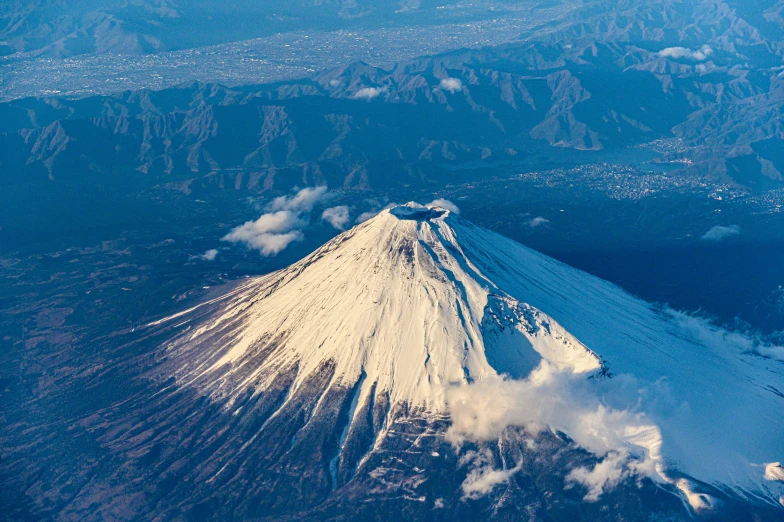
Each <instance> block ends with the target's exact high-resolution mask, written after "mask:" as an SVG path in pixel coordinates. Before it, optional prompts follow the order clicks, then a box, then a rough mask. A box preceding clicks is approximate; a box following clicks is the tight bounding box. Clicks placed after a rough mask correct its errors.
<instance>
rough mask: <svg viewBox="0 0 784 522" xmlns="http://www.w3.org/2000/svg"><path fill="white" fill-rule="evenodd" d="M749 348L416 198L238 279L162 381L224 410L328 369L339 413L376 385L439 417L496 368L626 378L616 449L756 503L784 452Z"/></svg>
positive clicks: (773, 398) (773, 491)
mask: <svg viewBox="0 0 784 522" xmlns="http://www.w3.org/2000/svg"><path fill="white" fill-rule="evenodd" d="M211 305H215V303H211ZM189 312H190V311H186V312H183V313H182V314H178V315H177V316H175V317H172V318H168V319H167V320H172V319H174V318H176V317H184V316H187V315H188V313H189ZM753 348H754V347H753V346H751V345H746V344H743V343H741V342H740V341H739V340H738V339H736V338H734V337H732V336H727V335H725V334H723V333H722V332H719V331H717V330H715V329H710V328H708V327H706V325H705V324H703V323H702V322H700V321H697V320H695V319H692V318H689V317H685V316H679V315H677V314H672V313H668V312H666V311H661V310H658V309H656V308H655V307H652V306H651V305H649V304H647V303H645V302H643V301H641V300H639V299H636V298H634V297H632V296H630V295H628V294H627V293H625V292H623V291H622V290H620V289H619V288H617V287H615V286H613V285H611V284H609V283H607V282H604V281H601V280H599V279H597V278H595V277H592V276H590V275H588V274H585V273H583V272H580V271H578V270H575V269H573V268H571V267H568V266H566V265H564V264H562V263H559V262H557V261H555V260H553V259H550V258H548V257H546V256H543V255H541V254H539V253H537V252H534V251H532V250H530V249H528V248H525V247H523V246H522V245H519V244H517V243H515V242H513V241H511V240H508V239H506V238H503V237H501V236H499V235H497V234H495V233H492V232H490V231H487V230H484V229H481V228H478V227H476V226H474V225H472V224H470V223H468V222H466V221H465V220H463V219H461V218H460V217H459V216H457V215H455V214H454V213H452V212H450V211H448V210H446V209H443V208H440V207H432V206H431V207H422V206H419V205H416V204H408V205H405V206H399V207H396V208H393V209H391V210H387V211H384V212H382V213H381V214H379V215H378V216H377V217H375V218H374V219H371V220H370V221H367V222H365V223H363V224H361V225H358V226H356V227H354V228H353V229H351V230H349V231H347V232H345V233H343V234H341V235H340V236H338V237H337V238H335V239H334V240H332V241H330V242H329V243H327V244H326V245H324V246H323V247H322V248H320V249H319V250H317V251H316V252H314V253H313V254H311V255H310V256H308V257H307V258H305V259H303V260H302V261H300V262H298V263H296V264H294V265H292V266H290V267H289V268H287V269H284V270H282V271H279V272H276V273H273V274H270V275H267V276H263V277H259V278H253V279H249V280H248V281H247V282H245V283H244V284H243V285H242V286H241V287H239V288H238V289H236V290H235V291H234V292H232V293H231V294H229V295H227V296H225V297H224V298H223V299H222V300H219V301H218V303H217V311H216V312H214V313H212V314H211V315H210V317H209V319H208V320H207V321H204V322H202V323H200V324H199V325H198V326H197V327H194V328H193V329H190V330H189V331H188V332H187V333H185V334H183V335H182V336H181V337H180V338H179V339H177V340H176V341H175V342H173V343H172V344H171V345H170V346H169V350H170V352H171V353H172V354H173V355H175V357H174V359H175V360H177V361H179V366H178V369H177V372H176V373H177V374H176V377H177V381H178V382H180V383H187V384H189V385H190V386H193V387H196V388H197V389H199V390H200V391H201V392H202V393H205V394H208V395H210V396H211V397H213V398H214V399H221V400H225V401H226V403H227V405H228V407H229V408H231V407H232V404H234V402H235V401H237V399H238V398H240V397H245V396H247V394H248V393H251V394H253V393H263V390H265V389H266V388H267V387H269V386H271V385H272V383H274V382H275V380H276V379H278V378H279V376H280V375H282V374H292V373H294V374H296V378H295V381H294V386H293V388H292V389H293V390H294V391H290V392H289V395H290V396H291V395H293V394H294V393H295V390H296V389H297V386H298V385H299V384H301V383H304V382H306V380H307V379H309V378H311V377H312V376H313V375H314V374H317V373H318V372H320V371H321V369H322V368H324V367H325V365H334V368H335V371H334V373H333V374H332V375H333V377H332V382H331V383H330V384H329V386H328V389H330V388H336V389H337V388H340V389H350V390H353V391H352V393H353V394H354V396H353V399H352V401H351V404H352V406H351V411H350V412H349V418H350V419H353V416H354V415H355V414H356V411H357V409H358V408H357V406H358V405H362V404H366V403H367V402H368V401H369V400H374V399H375V397H376V396H382V395H383V396H386V397H387V398H388V401H389V403H390V404H392V405H393V406H394V408H393V409H392V411H391V412H388V414H387V415H388V416H391V415H394V414H395V412H396V411H397V412H399V411H406V412H417V413H418V414H421V415H434V416H442V415H449V413H450V405H449V404H448V396H449V391H450V390H453V389H455V388H460V387H465V389H471V385H472V384H475V383H481V382H487V383H492V382H497V381H499V378H498V376H499V375H500V374H504V375H506V376H508V377H509V378H513V379H517V380H523V379H526V378H533V377H532V376H535V375H538V373H537V372H539V373H541V371H542V370H543V368H547V369H550V370H551V371H553V372H555V373H556V374H557V375H560V376H563V375H567V376H570V378H574V379H577V380H578V381H580V382H585V381H588V382H591V383H593V382H596V383H601V382H604V381H607V380H610V381H612V380H613V379H615V377H609V375H614V376H624V377H625V378H626V380H625V381H623V382H626V383H629V382H631V383H633V384H632V386H631V388H634V390H633V392H632V393H631V394H629V393H627V394H626V402H627V403H634V404H633V406H634V408H635V411H636V412H637V413H638V417H636V418H641V417H640V416H641V415H642V416H644V419H645V421H646V423H648V424H650V423H653V425H652V426H649V425H648V424H641V425H640V426H642V427H643V428H644V429H639V426H636V425H635V426H626V427H624V429H623V430H622V431H623V433H624V435H623V437H626V440H625V442H624V443H628V444H629V445H630V446H634V447H639V448H641V450H642V453H643V454H644V458H645V459H647V460H648V461H650V462H651V463H652V466H654V467H655V470H656V471H655V473H654V472H652V474H653V475H656V477H655V478H659V479H661V480H666V481H668V482H672V483H676V484H678V487H680V488H681V489H682V490H683V491H684V493H685V494H686V495H687V496H689V502H690V503H691V505H692V506H693V507H695V508H696V507H700V506H703V505H705V504H706V503H707V502H709V500H708V499H706V498H705V497H700V496H698V495H696V494H694V493H692V489H693V488H692V486H691V484H692V482H693V481H694V480H696V481H701V482H704V483H706V484H711V485H713V486H716V487H718V488H730V489H732V491H734V492H735V493H736V494H738V495H741V496H744V497H746V498H749V499H758V500H762V501H765V502H770V503H776V502H778V501H779V498H780V496H781V495H784V488H782V487H781V485H782V482H781V481H779V480H776V479H775V478H776V476H777V475H776V474H775V473H773V472H770V471H769V470H770V469H774V468H775V467H771V465H770V463H774V462H778V461H781V460H784V415H782V412H784V395H782V392H784V363H782V362H781V361H779V360H775V359H769V358H763V357H761V356H760V355H759V354H757V353H754V351H753ZM613 382H620V380H619V379H618V380H616V381H613ZM596 386H597V388H596V391H590V392H589V394H588V395H589V396H590V397H591V398H595V400H596V402H597V404H599V403H604V402H607V403H608V405H607V406H608V407H614V408H619V409H622V408H627V407H630V405H629V404H621V403H619V402H618V400H617V394H616V395H613V396H609V395H608V396H604V395H602V391H601V386H602V385H601V384H597V385H596ZM627 387H628V386H627ZM593 394H595V395H593ZM327 395H328V393H327V392H324V394H323V395H322V396H321V398H320V399H319V401H322V400H325V399H324V398H325V397H326V396H327ZM371 395H372V397H371ZM613 401H615V402H613ZM621 402H623V401H621ZM542 407H544V406H542ZM282 409H283V408H282V407H281V408H280V410H282ZM315 409H318V405H316V407H315ZM280 410H279V411H280ZM545 418H546V419H549V418H551V417H545ZM552 418H556V417H552ZM513 421H514V419H511V421H510V422H513ZM352 426H353V423H352V422H350V423H349V425H348V426H347V427H346V431H345V432H344V434H343V437H342V439H343V440H345V439H346V437H347V436H348V435H349V433H350V431H351V430H352ZM567 426H568V425H567ZM553 428H554V429H555V428H558V429H561V427H560V426H553ZM576 440H577V441H578V442H579V441H580V439H579V438H576ZM766 466H767V468H766ZM775 469H778V468H775ZM775 469H774V471H775ZM682 475H685V476H688V477H689V480H688V481H682V480H681V479H680V478H679V477H681V476H682ZM771 477H772V478H771Z"/></svg>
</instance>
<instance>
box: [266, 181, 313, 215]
mask: <svg viewBox="0 0 784 522" xmlns="http://www.w3.org/2000/svg"><path fill="white" fill-rule="evenodd" d="M326 193H327V187H326V185H321V186H319V187H305V188H304V189H302V190H300V191H299V192H297V193H296V194H295V195H294V196H280V197H278V198H275V199H273V200H272V202H271V203H270V204H269V205H267V208H266V210H267V211H268V212H275V211H278V210H289V211H291V212H310V211H311V210H313V206H314V205H315V204H316V203H318V202H319V201H320V200H321V199H323V198H324V196H325V195H326Z"/></svg>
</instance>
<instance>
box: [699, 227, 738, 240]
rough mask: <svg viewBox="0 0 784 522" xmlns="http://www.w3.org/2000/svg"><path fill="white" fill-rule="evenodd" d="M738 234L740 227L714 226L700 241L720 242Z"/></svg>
mask: <svg viewBox="0 0 784 522" xmlns="http://www.w3.org/2000/svg"><path fill="white" fill-rule="evenodd" d="M739 234H740V227H739V226H738V225H730V226H724V225H716V226H715V227H713V228H711V229H710V230H708V231H707V232H705V234H703V236H702V237H700V239H702V240H703V241H722V240H724V239H727V238H728V237H733V236H737V235H739Z"/></svg>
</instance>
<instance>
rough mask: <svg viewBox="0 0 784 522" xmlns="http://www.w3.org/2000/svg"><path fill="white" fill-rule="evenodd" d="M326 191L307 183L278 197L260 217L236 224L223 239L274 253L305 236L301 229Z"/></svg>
mask: <svg viewBox="0 0 784 522" xmlns="http://www.w3.org/2000/svg"><path fill="white" fill-rule="evenodd" d="M326 193H327V187H326V186H320V187H307V188H304V189H302V190H300V191H299V192H297V193H296V194H295V195H293V196H280V197H278V198H275V199H274V200H272V202H270V203H269V204H268V205H267V206H266V207H265V210H266V212H265V213H264V214H262V215H261V216H260V217H259V218H258V219H256V220H255V221H248V222H246V223H245V224H243V225H240V226H238V227H236V228H234V229H233V230H232V231H231V232H229V233H228V234H226V235H225V236H224V237H223V238H222V239H221V240H222V241H228V242H230V243H242V244H244V245H246V246H247V247H248V248H251V249H254V250H258V251H259V253H260V254H261V255H263V256H267V257H269V256H274V255H276V254H278V253H280V252H282V251H283V250H285V249H286V248H287V247H288V246H289V245H291V244H292V243H294V242H297V241H302V240H303V239H304V238H305V235H304V234H303V232H302V229H303V228H305V227H307V226H308V224H310V212H311V211H312V210H313V207H314V206H315V205H316V204H317V203H318V202H319V201H322V200H324V199H325V198H326Z"/></svg>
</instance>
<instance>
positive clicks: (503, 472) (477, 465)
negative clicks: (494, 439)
mask: <svg viewBox="0 0 784 522" xmlns="http://www.w3.org/2000/svg"><path fill="white" fill-rule="evenodd" d="M466 464H469V465H470V466H471V471H469V473H468V476H467V477H466V479H465V480H464V481H463V484H462V486H461V487H462V489H463V498H468V499H472V500H475V499H478V498H481V497H483V496H485V495H487V494H488V493H490V492H491V491H492V490H493V488H495V487H496V486H498V485H500V484H504V483H506V482H508V481H509V479H510V478H511V477H512V475H514V474H515V473H517V472H518V471H520V468H521V467H522V463H520V462H518V463H517V465H516V466H515V467H514V468H510V469H495V467H494V466H493V454H492V453H491V452H490V450H488V449H484V450H481V451H468V452H466V454H465V455H463V456H462V457H461V458H460V462H459V465H461V466H464V465H466Z"/></svg>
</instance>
